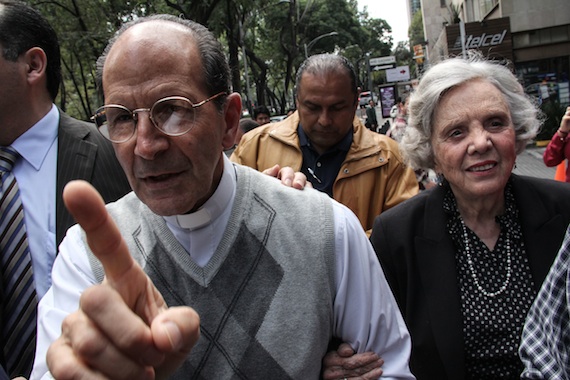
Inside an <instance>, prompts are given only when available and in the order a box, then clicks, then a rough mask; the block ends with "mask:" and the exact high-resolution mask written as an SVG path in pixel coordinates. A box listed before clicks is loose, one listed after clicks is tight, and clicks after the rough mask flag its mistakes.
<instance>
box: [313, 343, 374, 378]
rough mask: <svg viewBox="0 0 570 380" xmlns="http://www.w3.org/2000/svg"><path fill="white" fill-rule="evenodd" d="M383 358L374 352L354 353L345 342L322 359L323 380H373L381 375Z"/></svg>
mask: <svg viewBox="0 0 570 380" xmlns="http://www.w3.org/2000/svg"><path fill="white" fill-rule="evenodd" d="M383 364H384V360H382V358H380V357H379V356H378V355H376V354H375V353H374V352H365V353H362V354H355V353H354V350H353V349H352V348H351V347H350V345H348V344H347V343H342V344H341V345H340V346H339V347H338V349H337V350H336V351H331V352H329V353H328V354H326V355H325V357H324V359H323V379H324V380H338V379H350V380H373V379H378V378H379V377H380V376H381V375H382V368H381V367H382V365H383Z"/></svg>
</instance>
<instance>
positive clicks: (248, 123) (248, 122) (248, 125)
mask: <svg viewBox="0 0 570 380" xmlns="http://www.w3.org/2000/svg"><path fill="white" fill-rule="evenodd" d="M257 127H259V124H258V123H257V121H255V120H253V119H252V118H249V117H244V118H241V119H240V120H239V128H238V130H237V132H236V138H235V143H234V145H233V146H232V147H231V148H230V149H228V150H226V151H225V153H226V156H228V157H229V156H231V155H232V153H233V152H234V150H235V148H236V146H237V144H239V140H241V137H242V136H243V135H244V133H247V132H249V131H251V130H252V129H254V128H257Z"/></svg>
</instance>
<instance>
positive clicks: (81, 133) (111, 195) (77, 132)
mask: <svg viewBox="0 0 570 380" xmlns="http://www.w3.org/2000/svg"><path fill="white" fill-rule="evenodd" d="M59 114H60V121H59V128H58V153H57V189H56V194H57V199H56V243H57V245H58V246H59V243H61V240H62V239H63V237H64V236H65V232H66V231H67V229H68V228H69V227H71V226H72V225H73V224H75V221H74V220H73V217H72V216H71V215H70V214H69V212H68V211H67V209H66V208H65V205H64V204H63V198H62V194H63V188H64V187H65V185H66V184H67V183H68V182H69V181H71V180H74V179H84V180H86V181H88V182H90V183H91V184H92V185H93V186H94V187H95V188H96V189H97V190H98V191H99V193H100V194H101V196H102V197H103V199H104V200H105V203H108V202H112V201H115V200H117V199H119V198H120V197H122V196H123V195H125V194H126V193H128V192H130V191H131V187H130V186H129V183H128V181H127V178H126V176H125V173H124V171H123V169H122V168H121V166H120V165H119V161H117V158H116V157H115V151H114V150H113V146H112V144H111V142H110V141H108V140H107V139H105V138H104V137H103V136H102V135H101V134H100V133H99V132H98V131H97V128H96V127H95V125H93V124H91V123H86V122H83V121H80V120H76V119H73V118H72V117H70V116H68V115H66V114H65V113H63V112H62V111H61V110H60V112H59Z"/></svg>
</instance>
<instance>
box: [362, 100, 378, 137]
mask: <svg viewBox="0 0 570 380" xmlns="http://www.w3.org/2000/svg"><path fill="white" fill-rule="evenodd" d="M364 125H366V128H368V129H370V130H371V131H373V132H376V129H377V128H378V118H377V117H376V104H374V100H372V99H370V100H369V101H368V108H366V123H364Z"/></svg>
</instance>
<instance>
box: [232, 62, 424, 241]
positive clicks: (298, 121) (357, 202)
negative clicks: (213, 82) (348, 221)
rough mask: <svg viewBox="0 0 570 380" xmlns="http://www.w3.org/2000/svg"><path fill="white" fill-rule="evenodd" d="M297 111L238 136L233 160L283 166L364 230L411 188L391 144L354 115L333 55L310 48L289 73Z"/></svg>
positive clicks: (344, 69) (346, 65)
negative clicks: (294, 76) (309, 53)
mask: <svg viewBox="0 0 570 380" xmlns="http://www.w3.org/2000/svg"><path fill="white" fill-rule="evenodd" d="M296 96H297V98H296V104H297V112H295V113H294V114H293V115H291V116H289V117H288V118H286V119H285V120H283V121H281V122H278V123H272V124H270V125H267V126H264V127H260V128H256V129H255V130H254V131H252V132H251V133H248V134H247V135H245V136H244V137H243V138H242V139H241V142H240V143H239V145H238V146H237V148H236V150H235V151H234V153H233V154H232V156H231V158H230V159H231V160H233V161H234V162H237V163H240V164H243V165H247V166H250V167H252V168H254V169H257V170H265V169H267V168H270V167H272V166H273V165H276V164H279V165H281V166H290V167H291V168H293V170H295V171H301V172H302V173H304V174H305V175H306V176H307V179H308V180H309V181H310V182H311V184H312V186H313V187H314V188H316V189H317V190H320V191H323V192H325V193H327V194H328V195H329V196H331V197H332V198H334V199H336V200H337V201H339V202H340V203H342V204H344V205H346V206H348V207H349V208H350V209H351V210H352V211H353V212H354V213H355V214H356V216H358V219H359V220H360V223H361V224H362V227H363V228H364V229H365V230H366V231H367V232H368V233H370V229H371V228H372V223H373V221H374V217H375V216H376V215H378V214H380V213H382V212H384V211H385V210H387V209H389V208H391V207H394V206H395V205H397V204H398V203H400V202H402V201H404V200H406V199H408V198H411V197H413V196H414V195H416V194H417V193H418V183H417V181H416V178H415V175H414V172H413V171H412V170H411V169H410V168H409V167H408V166H407V165H406V164H405V163H404V162H403V160H402V157H401V156H400V151H399V149H398V144H397V143H396V142H394V141H393V140H391V139H390V138H388V137H386V136H384V135H381V134H378V133H374V132H371V131H370V130H368V129H366V127H365V126H364V125H363V124H362V122H361V121H360V119H359V118H358V117H356V110H357V109H358V92H357V86H356V74H355V72H354V68H353V67H352V64H351V63H350V62H349V61H348V60H347V59H346V58H345V57H342V56H339V55H335V54H320V55H313V56H311V57H309V58H307V59H306V60H305V62H303V63H302V64H301V66H300V68H299V70H298V72H297V79H296Z"/></svg>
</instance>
